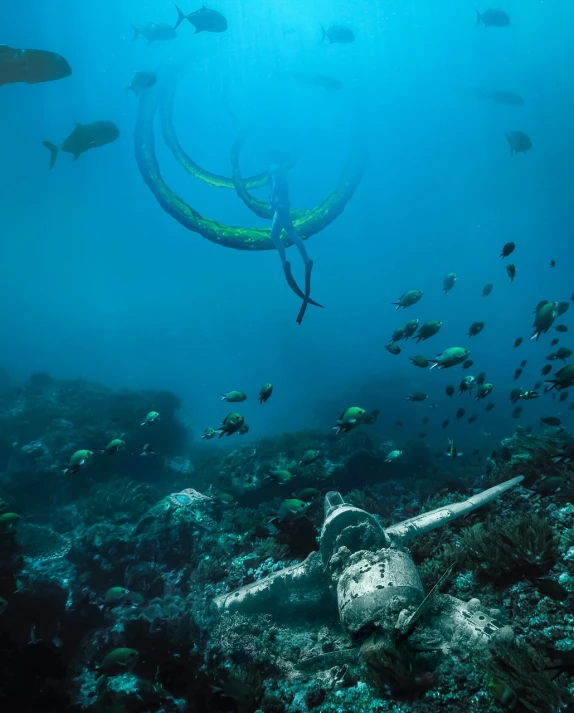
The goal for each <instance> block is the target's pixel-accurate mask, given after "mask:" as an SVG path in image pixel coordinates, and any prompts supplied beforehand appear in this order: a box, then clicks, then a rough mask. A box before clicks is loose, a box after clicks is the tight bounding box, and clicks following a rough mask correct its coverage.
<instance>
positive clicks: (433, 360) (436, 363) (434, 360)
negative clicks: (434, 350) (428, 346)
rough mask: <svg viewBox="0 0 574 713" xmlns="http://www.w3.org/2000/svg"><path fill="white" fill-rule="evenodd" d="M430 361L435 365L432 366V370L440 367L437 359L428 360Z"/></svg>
mask: <svg viewBox="0 0 574 713" xmlns="http://www.w3.org/2000/svg"><path fill="white" fill-rule="evenodd" d="M428 361H432V362H434V364H433V365H432V366H431V369H434V368H435V367H437V366H438V361H436V359H428Z"/></svg>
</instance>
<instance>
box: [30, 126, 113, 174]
mask: <svg viewBox="0 0 574 713" xmlns="http://www.w3.org/2000/svg"><path fill="white" fill-rule="evenodd" d="M119 135H120V132H119V129H118V127H117V126H116V125H115V124H114V123H113V121H95V122H94V123H93V124H76V128H75V129H74V130H73V131H72V133H71V134H70V135H69V136H68V138H67V139H65V140H64V142H63V143H62V144H61V145H60V146H56V145H55V144H52V143H50V142H49V141H42V144H43V145H44V146H45V147H46V148H47V149H48V150H49V151H50V154H51V156H50V168H53V167H54V164H55V163H56V159H57V158H58V153H59V152H60V151H65V152H66V153H71V154H73V155H74V161H76V160H77V159H78V158H79V157H80V156H81V155H82V154H83V153H84V152H85V151H89V150H90V149H95V148H98V147H99V146H105V145H106V144H111V143H112V142H113V141H115V140H116V139H117V138H118V137H119Z"/></svg>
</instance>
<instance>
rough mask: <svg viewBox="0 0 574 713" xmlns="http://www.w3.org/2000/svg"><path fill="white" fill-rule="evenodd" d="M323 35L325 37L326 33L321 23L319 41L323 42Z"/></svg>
mask: <svg viewBox="0 0 574 713" xmlns="http://www.w3.org/2000/svg"><path fill="white" fill-rule="evenodd" d="M325 37H327V33H326V32H325V28H324V27H323V25H321V42H325Z"/></svg>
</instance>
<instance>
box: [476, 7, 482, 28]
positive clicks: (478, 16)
mask: <svg viewBox="0 0 574 713" xmlns="http://www.w3.org/2000/svg"><path fill="white" fill-rule="evenodd" d="M475 9H476V8H475ZM481 20H482V15H481V14H480V12H479V11H478V10H476V26H477V27H478V26H479V25H480V21H481Z"/></svg>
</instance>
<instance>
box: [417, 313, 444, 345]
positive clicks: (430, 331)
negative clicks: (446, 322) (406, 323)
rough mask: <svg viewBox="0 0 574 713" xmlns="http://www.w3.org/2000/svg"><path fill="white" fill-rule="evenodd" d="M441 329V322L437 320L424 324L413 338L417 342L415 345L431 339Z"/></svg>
mask: <svg viewBox="0 0 574 713" xmlns="http://www.w3.org/2000/svg"><path fill="white" fill-rule="evenodd" d="M441 327H442V322H440V321H439V320H437V319H433V320H431V321H430V322H425V323H424V324H423V325H422V327H421V328H420V329H419V331H418V333H417V335H416V337H415V339H416V340H417V344H418V343H419V342H423V341H425V340H426V339H430V338H431V337H433V336H434V335H435V334H437V333H438V331H439V330H440V328H441Z"/></svg>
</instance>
